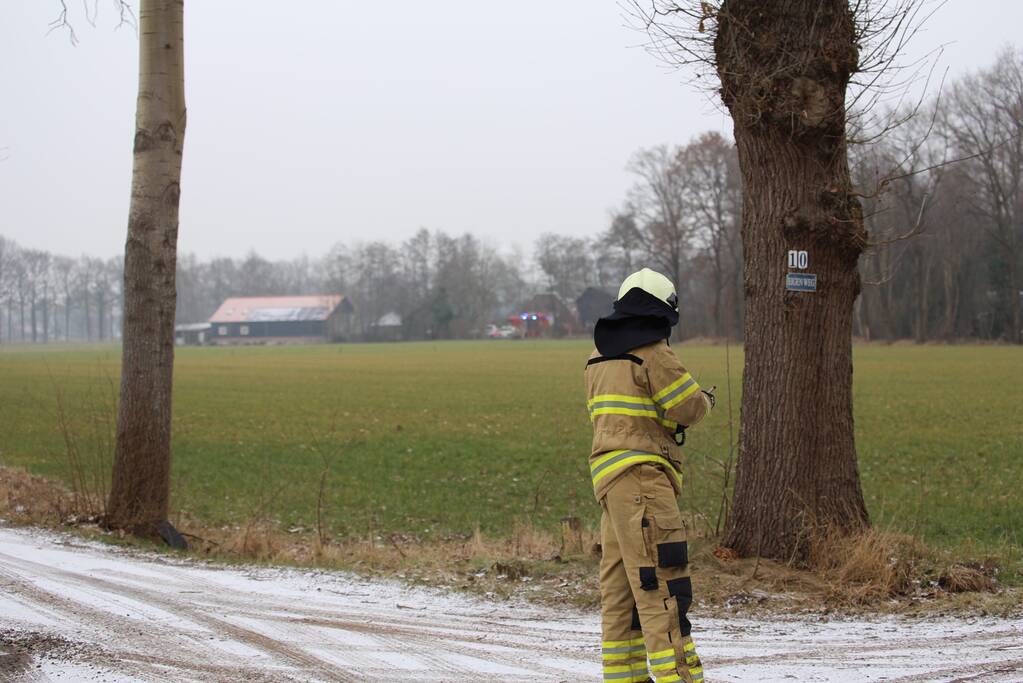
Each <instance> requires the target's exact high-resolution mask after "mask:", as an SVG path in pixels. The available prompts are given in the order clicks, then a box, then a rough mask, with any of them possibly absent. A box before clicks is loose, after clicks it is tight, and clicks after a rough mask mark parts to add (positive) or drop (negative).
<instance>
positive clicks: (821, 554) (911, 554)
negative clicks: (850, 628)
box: [808, 529, 933, 604]
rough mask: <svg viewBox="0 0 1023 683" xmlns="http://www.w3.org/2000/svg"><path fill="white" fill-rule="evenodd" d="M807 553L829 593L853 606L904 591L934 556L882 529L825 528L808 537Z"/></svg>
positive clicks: (917, 583) (919, 578) (912, 541)
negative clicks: (854, 531)
mask: <svg viewBox="0 0 1023 683" xmlns="http://www.w3.org/2000/svg"><path fill="white" fill-rule="evenodd" d="M809 551H810V554H809V562H808V565H809V568H810V569H812V570H814V571H817V572H819V573H820V574H821V575H822V576H823V578H824V579H825V580H826V581H827V582H828V583H829V584H830V585H831V591H830V592H831V597H833V598H837V599H840V600H847V601H849V602H851V603H853V604H866V603H869V602H874V601H876V600H880V599H885V598H892V597H896V596H900V595H907V594H909V593H910V592H912V591H913V590H914V589H915V588H918V587H919V586H920V585H921V581H922V580H924V572H925V570H926V568H927V567H928V566H929V565H930V564H932V559H933V557H932V556H933V553H932V552H931V551H930V550H929V549H928V548H927V547H926V546H924V544H923V543H921V542H920V541H919V540H917V539H916V538H914V537H912V536H909V535H907V534H902V533H897V532H892V531H884V530H881V529H867V530H866V531H863V532H861V533H856V534H847V533H843V532H842V531H838V530H833V529H828V530H825V531H823V532H822V533H818V534H814V535H813V536H812V537H811V539H810V543H809Z"/></svg>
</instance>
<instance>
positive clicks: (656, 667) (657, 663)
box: [647, 647, 676, 671]
mask: <svg viewBox="0 0 1023 683" xmlns="http://www.w3.org/2000/svg"><path fill="white" fill-rule="evenodd" d="M647 658H648V659H649V661H650V670H651V671H667V670H669V669H674V668H675V663H676V662H675V648H673V647H670V648H668V649H667V650H661V651H660V652H651V653H650V654H649V655H647Z"/></svg>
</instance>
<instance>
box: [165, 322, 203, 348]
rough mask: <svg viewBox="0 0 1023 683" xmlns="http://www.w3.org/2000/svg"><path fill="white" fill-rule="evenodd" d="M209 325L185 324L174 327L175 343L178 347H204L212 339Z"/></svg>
mask: <svg viewBox="0 0 1023 683" xmlns="http://www.w3.org/2000/svg"><path fill="white" fill-rule="evenodd" d="M210 327H212V325H210V324H209V323H183V324H181V325H175V326H174V343H175V344H176V345H177V346H202V345H203V344H205V343H206V340H207V339H209V337H210Z"/></svg>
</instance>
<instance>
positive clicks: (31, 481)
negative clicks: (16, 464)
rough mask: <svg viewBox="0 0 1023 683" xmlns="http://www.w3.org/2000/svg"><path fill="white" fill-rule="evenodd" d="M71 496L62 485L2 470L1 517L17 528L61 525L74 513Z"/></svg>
mask: <svg viewBox="0 0 1023 683" xmlns="http://www.w3.org/2000/svg"><path fill="white" fill-rule="evenodd" d="M72 500H73V496H72V495H71V492H70V491H68V490H67V489H66V488H64V487H63V486H61V485H60V484H58V483H56V482H54V481H52V480H50V479H46V478H45V477H40V476H38V475H35V474H29V473H28V472H26V471H24V470H21V469H15V468H11V467H0V517H3V518H5V519H8V520H10V521H12V522H15V523H17V524H40V525H44V526H49V525H53V524H59V523H60V522H62V521H64V520H65V519H67V517H68V516H69V515H70V514H71V513H72V512H73V511H72V509H71V508H72V504H71V501H72Z"/></svg>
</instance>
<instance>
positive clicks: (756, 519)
mask: <svg viewBox="0 0 1023 683" xmlns="http://www.w3.org/2000/svg"><path fill="white" fill-rule="evenodd" d="M714 50H715V58H716V63H717V69H718V75H719V77H720V79H721V95H722V99H723V100H724V103H725V105H726V106H727V107H728V109H729V111H730V112H731V114H732V119H733V121H734V123H735V140H736V144H737V147H738V152H739V162H740V166H741V169H742V175H743V182H744V204H743V226H742V236H743V258H744V271H745V289H746V320H745V340H746V342H745V343H746V347H745V348H746V369H745V373H744V377H743V397H742V434H741V441H740V451H739V460H738V469H737V473H736V474H737V476H736V483H735V498H734V505H733V513H732V517H731V518H730V526H729V532H728V537H727V540H726V543H727V545H729V546H731V547H732V548H734V549H736V550H738V551H739V552H740V553H741V554H743V555H755V554H759V555H762V556H765V557H776V558H786V559H788V558H791V557H796V556H799V555H800V554H801V553H802V551H803V550H804V549H805V545H804V543H803V540H804V539H805V534H806V532H807V531H808V530H810V529H812V528H814V527H817V526H830V527H838V528H841V529H845V530H850V531H851V530H856V529H860V528H863V527H865V526H866V525H867V524H868V518H867V511H866V507H865V505H864V502H863V494H862V491H861V489H860V480H859V473H858V471H857V464H856V448H855V443H854V440H853V414H852V312H853V303H854V301H855V299H856V296H857V294H858V293H859V291H860V278H859V273H858V272H857V268H856V264H857V260H858V258H859V256H860V253H861V252H862V250H863V247H864V245H865V241H866V230H865V229H864V226H863V216H862V211H861V208H860V204H859V202H858V201H857V200H856V199H855V198H854V197H853V196H852V195H851V181H850V177H849V164H848V160H847V157H846V143H845V133H846V131H845V92H846V86H847V84H848V81H849V78H850V75H851V73H852V72H853V71H855V69H856V67H857V59H858V55H857V50H856V45H855V26H854V23H853V17H852V16H851V14H850V10H849V6H848V3H847V2H846V0H772V1H770V2H765V1H764V0H725V2H724V3H723V4H722V6H721V8H720V11H719V13H718V34H717V36H716V39H715V43H714ZM790 249H795V250H806V251H808V252H809V267H808V268H807V269H806V272H809V273H816V274H817V277H818V291H817V292H816V293H808V292H795V291H786V272H787V271H788V267H787V259H786V256H787V252H788V251H789V250H790Z"/></svg>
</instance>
